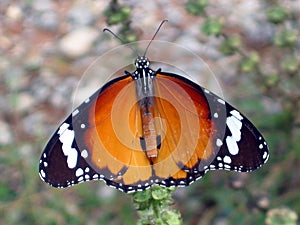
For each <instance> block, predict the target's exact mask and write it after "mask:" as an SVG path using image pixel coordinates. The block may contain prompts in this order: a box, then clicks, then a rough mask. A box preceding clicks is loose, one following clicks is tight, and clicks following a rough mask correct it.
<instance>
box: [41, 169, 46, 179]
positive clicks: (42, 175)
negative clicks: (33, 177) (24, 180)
mask: <svg viewBox="0 0 300 225" xmlns="http://www.w3.org/2000/svg"><path fill="white" fill-rule="evenodd" d="M40 175H41V177H42V178H45V177H46V174H45V172H44V170H41V171H40Z"/></svg>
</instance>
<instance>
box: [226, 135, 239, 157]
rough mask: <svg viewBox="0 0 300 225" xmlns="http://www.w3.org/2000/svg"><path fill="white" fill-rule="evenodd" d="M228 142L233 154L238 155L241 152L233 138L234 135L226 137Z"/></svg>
mask: <svg viewBox="0 0 300 225" xmlns="http://www.w3.org/2000/svg"><path fill="white" fill-rule="evenodd" d="M226 144H227V147H228V150H229V152H230V154H231V155H236V154H238V153H239V146H238V145H237V143H236V141H235V140H234V139H233V137H232V136H231V137H229V136H228V137H227V138H226Z"/></svg>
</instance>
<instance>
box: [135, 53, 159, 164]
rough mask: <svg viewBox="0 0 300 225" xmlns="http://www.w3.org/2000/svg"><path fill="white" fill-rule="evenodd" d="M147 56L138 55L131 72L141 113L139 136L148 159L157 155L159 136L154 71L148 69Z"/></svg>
mask: <svg viewBox="0 0 300 225" xmlns="http://www.w3.org/2000/svg"><path fill="white" fill-rule="evenodd" d="M149 65H150V62H149V60H148V58H146V57H144V56H140V57H138V58H137V59H136V61H135V66H136V70H135V71H134V72H133V73H132V74H131V76H132V78H133V79H134V81H135V84H136V95H137V101H138V104H139V108H140V113H141V120H142V121H141V124H142V131H143V135H142V137H140V143H141V148H142V149H143V150H144V151H145V152H146V155H147V157H148V158H149V159H151V161H152V159H153V158H156V157H157V155H158V146H159V144H160V143H158V142H159V141H158V140H159V139H160V138H159V136H158V135H157V131H156V128H155V120H154V110H155V97H154V96H155V90H154V84H153V80H154V79H155V74H156V72H155V71H153V70H152V69H150V67H149Z"/></svg>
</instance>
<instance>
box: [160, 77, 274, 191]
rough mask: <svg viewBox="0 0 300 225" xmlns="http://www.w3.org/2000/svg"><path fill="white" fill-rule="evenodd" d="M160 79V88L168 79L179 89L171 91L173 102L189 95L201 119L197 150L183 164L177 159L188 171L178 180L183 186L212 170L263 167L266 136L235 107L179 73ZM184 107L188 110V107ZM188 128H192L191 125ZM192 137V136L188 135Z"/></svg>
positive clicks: (245, 170)
mask: <svg viewBox="0 0 300 225" xmlns="http://www.w3.org/2000/svg"><path fill="white" fill-rule="evenodd" d="M157 80H158V82H159V83H160V84H159V86H161V87H163V86H164V85H163V84H162V83H165V80H168V81H170V82H174V83H175V84H176V85H178V87H179V89H178V90H176V91H174V90H170V91H171V92H172V94H173V100H171V101H173V102H174V101H177V100H176V98H177V97H175V96H180V95H182V93H186V94H187V95H188V97H189V98H190V103H192V104H194V106H195V108H196V111H197V112H198V113H197V114H196V115H197V116H198V118H199V123H198V124H197V126H199V131H200V132H199V133H198V134H196V136H197V135H198V143H197V145H196V146H195V151H194V152H193V154H190V155H189V156H190V159H186V161H185V162H184V163H183V162H182V161H180V159H176V161H177V163H178V165H179V166H180V167H181V168H182V169H183V170H185V171H186V172H187V177H186V179H180V180H179V181H180V182H181V184H182V185H186V184H189V183H190V182H192V181H194V180H195V179H198V178H199V177H201V176H202V175H203V174H204V173H205V172H207V171H209V170H217V169H224V170H232V171H238V172H250V171H253V170H255V169H257V168H259V167H261V166H262V165H263V164H264V163H265V162H266V161H267V160H268V158H269V153H268V146H267V144H266V141H265V140H264V138H263V136H262V135H261V134H260V132H259V131H258V130H257V128H256V127H255V126H254V125H253V124H252V123H251V122H250V121H249V120H248V119H247V118H246V117H245V116H244V115H243V114H241V113H240V112H239V111H238V110H237V109H235V108H234V107H233V106H231V105H230V104H228V103H227V102H225V101H224V100H223V99H221V98H220V97H218V96H217V95H215V94H213V93H212V92H210V91H208V90H207V89H205V88H202V87H201V86H199V85H197V84H195V83H194V82H192V81H190V80H188V79H186V78H184V77H181V76H178V75H176V74H171V73H160V74H157ZM170 82H169V83H170ZM167 86H168V87H170V86H171V85H170V84H168V85H167ZM178 87H177V88H178ZM166 89H167V87H165V90H166ZM181 101H187V99H185V100H184V99H181ZM184 108H185V109H186V107H185V106H184ZM164 110H166V108H164ZM164 110H161V111H164ZM191 123H192V124H193V122H191ZM195 124H196V123H194V126H195ZM189 127H190V128H191V125H189ZM192 127H193V126H192ZM191 135H192V134H191V133H189V134H188V135H187V136H191ZM194 136H195V135H194ZM183 138H186V136H184V137H183ZM203 146H206V147H205V148H204V147H203ZM183 151H184V150H182V152H183ZM195 173H196V174H197V173H200V174H201V176H195V175H194V174H195ZM187 178H188V179H187ZM186 180H188V182H186ZM168 181H169V182H171V181H172V182H171V183H176V178H173V177H170V178H169V179H168ZM184 182H185V183H184ZM177 183H178V182H177Z"/></svg>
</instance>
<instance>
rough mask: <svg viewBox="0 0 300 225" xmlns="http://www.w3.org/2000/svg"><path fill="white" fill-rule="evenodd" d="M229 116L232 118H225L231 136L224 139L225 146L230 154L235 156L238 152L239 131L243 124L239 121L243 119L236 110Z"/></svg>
mask: <svg viewBox="0 0 300 225" xmlns="http://www.w3.org/2000/svg"><path fill="white" fill-rule="evenodd" d="M230 114H231V115H232V116H230V117H227V119H226V124H227V126H228V128H229V130H230V132H231V136H228V137H226V144H227V147H228V150H229V152H230V154H232V155H236V154H238V152H239V147H238V144H237V142H239V141H240V140H241V129H242V125H243V124H242V122H241V121H240V120H242V119H243V117H242V116H241V114H240V113H239V112H238V111H236V110H232V111H231V112H230Z"/></svg>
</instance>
